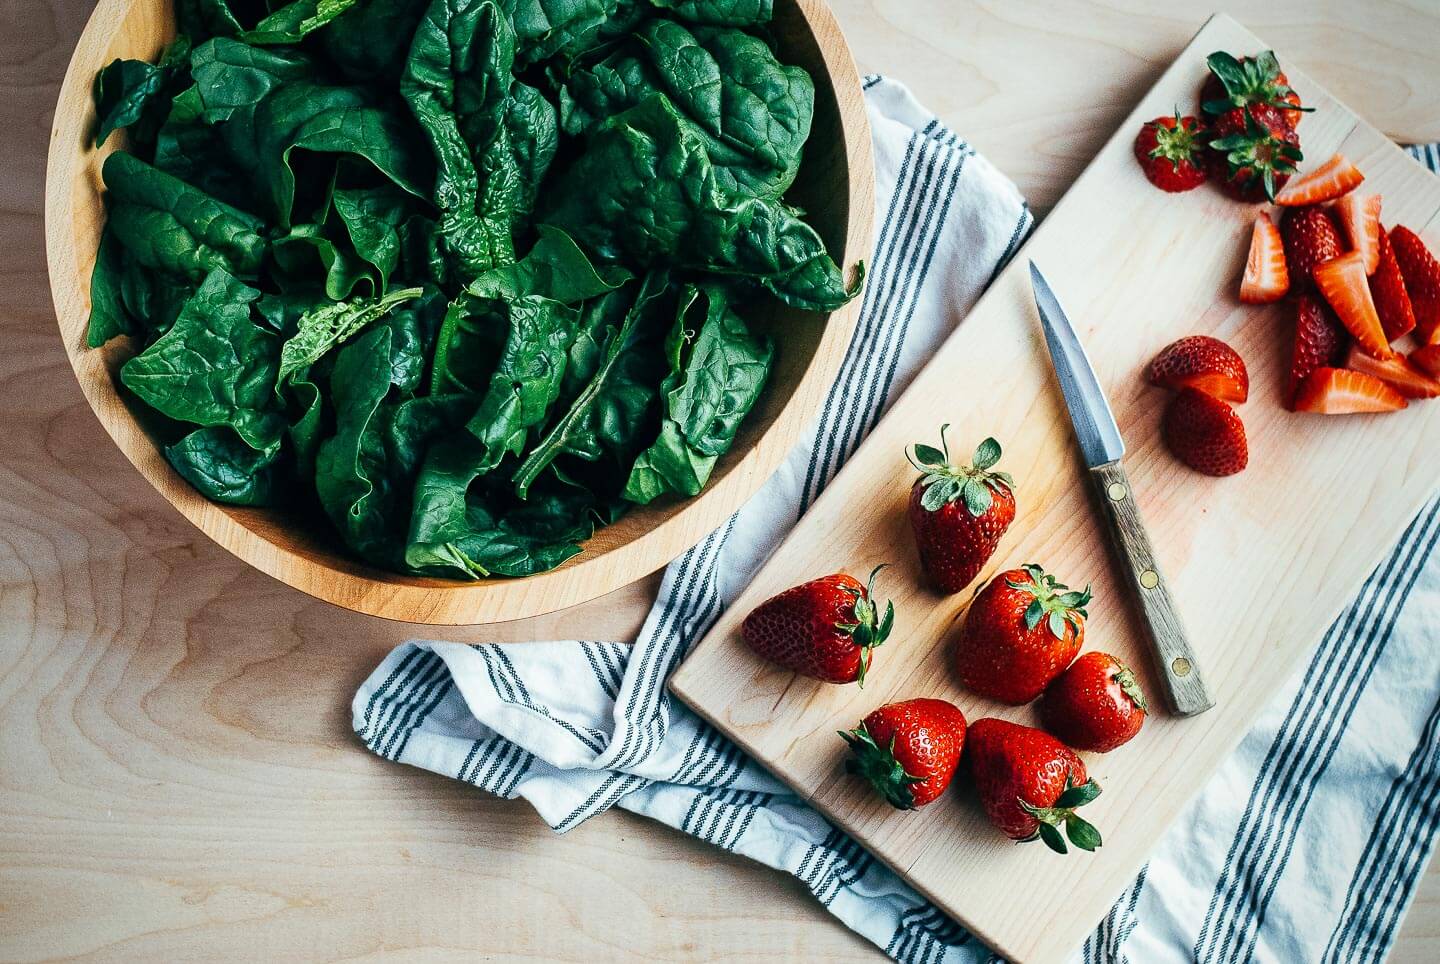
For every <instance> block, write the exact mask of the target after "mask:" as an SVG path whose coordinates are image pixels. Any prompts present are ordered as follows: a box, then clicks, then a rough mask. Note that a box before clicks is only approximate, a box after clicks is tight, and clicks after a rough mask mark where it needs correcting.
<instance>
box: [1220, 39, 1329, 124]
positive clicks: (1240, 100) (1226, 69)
mask: <svg viewBox="0 0 1440 964" xmlns="http://www.w3.org/2000/svg"><path fill="white" fill-rule="evenodd" d="M1205 63H1206V65H1207V66H1209V68H1210V74H1209V76H1208V77H1206V78H1205V83H1204V84H1203V85H1202V86H1201V88H1200V106H1201V108H1202V110H1204V112H1205V113H1206V114H1210V115H1212V116H1224V115H1226V114H1230V113H1231V112H1233V111H1235V110H1237V109H1238V110H1244V109H1246V108H1248V107H1249V106H1250V105H1252V104H1269V105H1270V106H1272V107H1278V108H1280V109H1281V110H1282V112H1283V116H1284V117H1285V120H1286V121H1287V122H1288V123H1289V124H1290V126H1291V127H1296V126H1298V125H1299V123H1300V118H1301V116H1302V115H1301V111H1304V110H1308V109H1309V108H1305V107H1301V106H1300V95H1299V94H1297V93H1296V92H1295V90H1294V89H1293V88H1292V87H1291V86H1290V78H1288V77H1286V76H1285V72H1284V71H1283V70H1281V69H1280V62H1279V61H1278V60H1277V59H1276V58H1275V52H1274V51H1273V50H1267V51H1265V52H1264V53H1262V54H1259V55H1257V56H1255V57H1240V58H1238V59H1237V58H1235V57H1233V56H1231V55H1230V54H1227V53H1226V52H1225V51H1223V50H1217V51H1216V52H1215V53H1213V54H1211V55H1210V56H1209V57H1207V58H1205Z"/></svg>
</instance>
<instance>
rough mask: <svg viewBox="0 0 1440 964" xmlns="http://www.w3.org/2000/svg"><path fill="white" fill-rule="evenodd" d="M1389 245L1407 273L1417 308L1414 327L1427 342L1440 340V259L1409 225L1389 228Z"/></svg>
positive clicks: (1406, 278)
mask: <svg viewBox="0 0 1440 964" xmlns="http://www.w3.org/2000/svg"><path fill="white" fill-rule="evenodd" d="M1390 246H1391V247H1392V248H1394V249H1395V260H1396V261H1397V262H1399V263H1400V273H1401V274H1403V275H1404V276H1405V291H1406V292H1407V293H1408V294H1409V295H1410V305H1411V307H1413V308H1414V309H1415V329H1416V335H1417V336H1418V337H1419V339H1420V340H1421V341H1422V342H1424V343H1425V344H1427V345H1430V344H1434V343H1435V342H1436V341H1437V340H1440V261H1436V260H1435V256H1434V255H1433V254H1431V253H1430V249H1429V248H1427V247H1425V242H1424V241H1421V240H1420V237H1419V235H1417V234H1416V233H1415V232H1414V231H1411V230H1410V229H1409V228H1407V227H1402V226H1400V225H1396V226H1395V227H1393V228H1391V229H1390Z"/></svg>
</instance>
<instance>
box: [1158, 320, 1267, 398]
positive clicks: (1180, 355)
mask: <svg viewBox="0 0 1440 964" xmlns="http://www.w3.org/2000/svg"><path fill="white" fill-rule="evenodd" d="M1150 383H1151V384H1152V385H1159V386H1160V387H1161V388H1169V389H1174V390H1177V391H1178V390H1179V389H1182V388H1194V389H1198V390H1199V391H1202V392H1204V393H1205V394H1206V395H1214V396H1215V397H1216V398H1223V399H1225V400H1226V401H1230V402H1243V401H1245V399H1246V398H1248V397H1249V395H1250V374H1249V372H1247V371H1246V370H1245V361H1244V359H1242V358H1241V357H1240V356H1239V355H1238V354H1236V352H1235V349H1233V348H1231V347H1230V346H1229V345H1227V344H1225V343H1224V342H1223V341H1221V340H1220V339H1219V338H1211V337H1210V336H1209V335H1190V336H1189V337H1186V338H1181V339H1180V340H1179V341H1174V342H1171V343H1170V344H1169V345H1167V346H1166V347H1165V348H1164V349H1163V350H1162V351H1161V352H1160V354H1158V355H1156V356H1155V360H1154V361H1152V362H1151V363H1150Z"/></svg>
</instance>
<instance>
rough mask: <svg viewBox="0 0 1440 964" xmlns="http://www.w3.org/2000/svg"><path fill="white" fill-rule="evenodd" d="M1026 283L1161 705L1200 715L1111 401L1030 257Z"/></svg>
mask: <svg viewBox="0 0 1440 964" xmlns="http://www.w3.org/2000/svg"><path fill="white" fill-rule="evenodd" d="M1030 282H1031V285H1032V287H1033V288H1034V291H1035V307H1036V309H1037V310H1038V311H1039V314H1040V324H1041V327H1042V328H1043V329H1044V332H1045V343H1046V345H1047V346H1048V347H1049V349H1050V360H1051V362H1052V363H1053V364H1054V366H1055V376H1056V379H1057V380H1058V381H1059V383H1060V392H1061V394H1062V395H1063V396H1064V397H1065V406H1066V408H1067V409H1068V410H1069V412H1070V422H1071V424H1072V425H1073V426H1074V428H1075V438H1076V441H1078V442H1079V444H1080V454H1081V455H1082V456H1083V457H1084V459H1085V465H1086V467H1087V468H1088V469H1089V470H1090V480H1091V485H1092V488H1093V490H1094V492H1095V496H1096V499H1097V500H1098V501H1099V503H1100V505H1101V507H1102V514H1103V516H1104V519H1105V522H1106V526H1107V529H1108V530H1109V534H1110V542H1111V545H1112V547H1113V548H1114V550H1115V555H1116V558H1117V560H1118V561H1119V562H1120V563H1121V566H1122V568H1123V569H1124V570H1125V579H1124V581H1125V582H1126V584H1127V585H1128V586H1129V587H1130V590H1131V593H1132V595H1133V597H1134V599H1135V601H1136V602H1137V603H1138V604H1139V608H1140V614H1141V616H1142V620H1141V621H1142V623H1143V624H1144V627H1145V629H1146V636H1147V638H1148V642H1149V644H1150V652H1151V656H1152V658H1153V661H1154V664H1155V671H1156V674H1157V675H1158V676H1159V678H1160V682H1161V685H1162V686H1163V688H1164V690H1165V696H1166V702H1168V703H1169V705H1170V708H1171V709H1172V710H1174V711H1175V712H1176V713H1177V714H1179V715H1181V716H1193V715H1195V714H1196V713H1203V712H1205V711H1206V710H1208V709H1210V707H1212V706H1214V705H1215V701H1214V699H1212V698H1211V696H1210V692H1209V689H1208V687H1207V686H1206V685H1205V681H1204V679H1203V677H1202V676H1201V674H1200V664H1199V661H1198V660H1197V659H1196V657H1195V651H1194V647H1192V646H1191V644H1190V640H1189V637H1188V636H1187V635H1186V634H1185V626H1184V623H1183V622H1182V621H1181V619H1180V613H1179V610H1178V609H1176V607H1175V601H1174V599H1173V598H1172V597H1171V595H1170V588H1169V585H1168V584H1167V583H1166V581H1165V577H1164V575H1163V574H1162V573H1161V571H1160V564H1159V563H1158V562H1157V561H1156V559H1155V552H1154V549H1153V547H1152V546H1151V543H1150V536H1149V533H1148V532H1147V531H1146V529H1145V522H1144V520H1143V519H1142V518H1141V516H1140V508H1139V506H1138V505H1137V504H1136V502H1135V493H1134V490H1133V489H1132V488H1131V486H1130V478H1129V476H1128V475H1126V473H1125V468H1124V466H1123V465H1121V459H1122V457H1123V456H1124V455H1125V440H1124V438H1122V437H1121V435H1120V427H1119V426H1118V425H1116V424H1115V416H1114V414H1113V413H1112V412H1111V411H1110V402H1109V401H1108V400H1107V399H1106V398H1105V392H1104V390H1103V389H1101V387H1100V380H1099V379H1098V378H1097V377H1096V376H1095V368H1094V366H1093V365H1091V364H1090V356H1089V355H1087V354H1086V353H1085V346H1084V345H1082V344H1081V343H1080V336H1079V335H1077V334H1076V333H1075V326H1074V325H1073V324H1072V323H1071V321H1070V317H1069V316H1068V315H1067V314H1066V313H1065V309H1064V308H1062V307H1061V306H1060V299H1059V298H1057V297H1056V296H1055V292H1054V290H1053V289H1052V288H1051V287H1050V284H1049V283H1048V282H1047V281H1046V280H1045V276H1044V275H1042V274H1041V273H1040V269H1039V268H1037V267H1036V266H1035V262H1033V261H1032V262H1030Z"/></svg>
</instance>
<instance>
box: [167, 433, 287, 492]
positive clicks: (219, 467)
mask: <svg viewBox="0 0 1440 964" xmlns="http://www.w3.org/2000/svg"><path fill="white" fill-rule="evenodd" d="M279 454H280V450H279V448H272V449H270V450H268V451H258V450H256V449H253V448H251V447H250V446H249V445H248V444H246V443H245V442H244V441H243V440H242V439H241V438H240V436H238V435H236V434H235V432H234V431H233V430H231V429H230V428H228V427H225V426H211V427H208V428H198V429H196V430H195V431H193V432H191V433H190V434H189V435H186V436H185V437H184V438H182V439H181V440H180V441H178V442H176V443H175V444H174V445H171V446H168V447H167V448H166V449H165V459H166V461H168V462H169V463H170V464H171V465H172V466H174V467H175V471H176V472H179V473H180V475H181V477H182V478H184V479H185V481H187V482H189V483H190V484H191V485H193V486H194V487H195V488H196V489H198V490H199V491H200V494H201V495H203V496H205V498H207V499H214V500H215V501H216V502H224V503H226V504H228V505H271V504H272V503H273V502H274V501H275V496H276V490H277V486H278V482H277V471H276V463H277V457H278V456H279Z"/></svg>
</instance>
